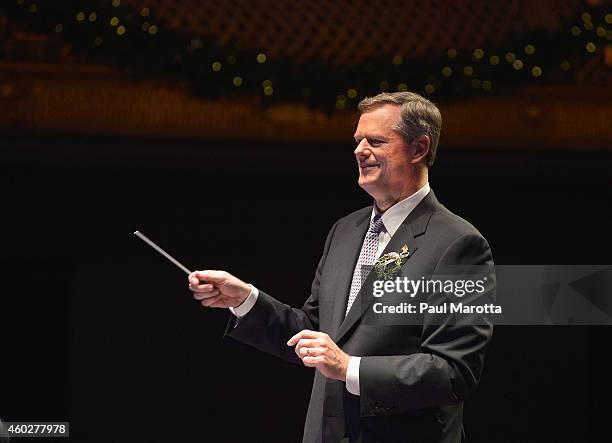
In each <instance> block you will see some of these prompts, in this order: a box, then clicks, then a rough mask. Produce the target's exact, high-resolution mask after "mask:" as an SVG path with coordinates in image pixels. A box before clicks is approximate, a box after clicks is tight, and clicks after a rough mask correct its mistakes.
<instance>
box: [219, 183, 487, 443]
mask: <svg viewBox="0 0 612 443" xmlns="http://www.w3.org/2000/svg"><path fill="white" fill-rule="evenodd" d="M371 212H372V207H371V206H370V207H367V208H364V209H361V210H359V211H356V212H354V213H352V214H350V215H348V216H346V217H344V218H342V219H340V220H338V221H337V222H336V223H335V225H334V226H333V227H332V229H331V231H330V233H329V235H328V236H327V241H326V242H325V248H324V250H323V256H322V257H321V260H320V261H319V265H318V267H317V270H316V274H315V277H314V281H313V283H312V291H311V295H310V297H309V298H308V300H306V302H305V304H304V306H303V307H302V308H301V309H295V308H291V307H290V306H288V305H286V304H283V303H281V302H279V301H278V300H276V299H274V298H272V297H271V296H270V295H268V294H266V293H265V292H263V291H260V292H259V298H258V300H257V303H256V304H255V306H254V307H253V308H252V310H251V311H250V312H249V313H248V314H247V315H246V316H245V317H244V318H242V319H241V320H240V321H239V322H238V324H237V325H235V318H232V319H230V323H229V324H228V328H227V330H226V336H228V337H231V338H233V339H236V340H238V341H240V342H243V343H247V344H249V345H251V346H254V347H255V348H257V349H260V350H262V351H265V352H268V353H270V354H273V355H276V356H278V357H280V358H283V359H285V360H288V361H291V362H296V363H301V361H300V360H299V359H298V358H297V356H296V355H295V353H294V350H293V348H290V347H288V346H287V344H286V342H287V340H288V339H289V338H290V337H291V336H293V335H294V334H296V333H297V332H299V331H301V330H303V329H310V330H318V331H322V332H325V333H327V334H329V335H330V336H331V338H332V339H333V340H334V341H335V342H336V343H337V344H338V346H340V347H341V349H342V350H343V351H344V352H346V353H347V354H349V355H354V356H361V357H362V358H361V364H360V369H359V383H360V396H355V395H352V394H350V393H349V392H348V391H347V390H346V387H345V383H344V382H342V381H338V380H329V379H326V378H325V377H324V376H322V375H321V373H319V372H318V371H316V372H315V378H314V383H313V387H312V394H311V398H310V404H309V407H308V414H307V418H306V424H305V429H304V438H303V441H304V442H308V443H310V442H340V441H363V442H378V441H381V442H418V443H421V442H460V441H461V439H462V433H463V424H462V418H463V401H464V399H465V398H466V397H467V396H468V395H469V394H470V393H471V392H472V391H473V390H474V389H475V388H476V385H477V384H478V381H479V378H480V375H481V372H482V367H483V359H484V352H485V349H486V347H487V344H488V342H489V341H490V339H491V336H492V326H491V324H485V325H484V326H478V325H463V326H459V325H453V324H451V323H445V322H444V321H442V322H440V321H439V320H440V319H439V318H437V319H436V321H433V316H432V318H429V317H428V315H425V316H424V317H423V319H422V323H421V324H420V325H412V326H411V325H403V326H377V325H374V324H371V323H368V322H365V321H362V318H361V317H362V312H363V306H361V305H362V304H363V305H367V304H368V303H371V299H366V298H364V294H365V292H364V291H366V290H367V288H368V287H369V288H370V290H371V284H372V280H373V279H374V278H375V277H374V274H375V272H371V273H370V275H369V276H368V278H367V280H366V282H365V283H364V285H363V287H362V291H361V293H360V294H359V295H358V296H357V299H356V301H355V303H354V305H353V307H351V310H350V312H349V314H348V315H347V316H346V318H345V317H344V313H345V310H346V303H347V298H348V293H349V289H350V284H351V279H352V275H353V271H354V269H355V265H356V262H357V259H358V256H359V252H360V250H361V245H362V243H363V239H364V236H365V233H366V231H367V228H368V225H369V222H370V215H371ZM404 244H406V245H407V246H408V247H409V249H410V251H411V254H410V256H409V257H408V259H407V260H406V262H405V263H404V264H403V266H402V270H401V275H402V276H407V277H408V278H413V279H418V278H420V277H422V276H424V275H427V276H432V275H435V274H436V271H437V270H438V269H439V268H440V267H442V266H444V265H455V264H467V265H474V264H476V265H480V264H491V265H492V256H491V250H490V248H489V245H488V243H487V241H486V240H485V239H484V238H483V237H482V235H480V233H479V232H478V231H477V230H476V229H475V228H474V227H473V226H472V225H470V224H469V223H468V222H466V221H465V220H463V219H461V218H460V217H458V216H456V215H454V214H453V213H451V212H450V211H449V210H448V209H446V208H445V207H444V206H442V205H441V204H440V203H439V202H438V201H437V199H436V197H435V195H434V193H433V191H431V192H430V193H429V194H428V195H427V196H426V197H425V198H424V199H423V200H422V201H421V202H420V203H419V204H418V205H417V207H416V208H415V209H414V210H413V211H412V212H411V213H410V215H409V216H408V217H407V218H406V220H404V222H403V223H402V225H400V227H399V228H398V230H397V231H396V233H395V235H394V236H393V237H392V239H391V241H390V242H389V244H388V245H387V247H386V249H385V253H386V252H390V251H399V250H400V249H401V247H402V246H403V245H404ZM492 280H493V281H491V284H492V286H493V290H494V279H492ZM488 290H491V287H489V289H488ZM370 294H371V292H370Z"/></svg>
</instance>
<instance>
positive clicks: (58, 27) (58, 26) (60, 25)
mask: <svg viewBox="0 0 612 443" xmlns="http://www.w3.org/2000/svg"><path fill="white" fill-rule="evenodd" d="M63 30H64V26H63V25H62V24H60V23H58V24H57V25H55V32H62V31H63Z"/></svg>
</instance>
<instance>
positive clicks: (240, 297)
mask: <svg viewBox="0 0 612 443" xmlns="http://www.w3.org/2000/svg"><path fill="white" fill-rule="evenodd" d="M189 290H191V291H192V292H193V298H195V299H196V300H199V301H200V303H201V304H202V306H208V307H210V308H230V307H231V308H236V307H238V306H240V305H241V304H242V303H243V302H244V301H245V300H246V299H247V297H248V296H249V294H250V293H251V285H249V284H247V283H245V282H243V281H242V280H240V279H239V278H237V277H234V276H233V275H232V274H230V273H228V272H225V271H195V272H192V273H191V274H189Z"/></svg>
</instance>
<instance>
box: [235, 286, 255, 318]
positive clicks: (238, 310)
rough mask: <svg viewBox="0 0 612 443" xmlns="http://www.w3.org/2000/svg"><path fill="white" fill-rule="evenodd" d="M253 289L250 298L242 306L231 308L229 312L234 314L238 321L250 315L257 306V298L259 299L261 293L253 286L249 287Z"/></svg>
mask: <svg viewBox="0 0 612 443" xmlns="http://www.w3.org/2000/svg"><path fill="white" fill-rule="evenodd" d="M249 286H250V287H251V293H250V294H249V296H248V297H247V298H246V299H245V300H244V301H243V302H242V304H241V305H240V306H236V307H235V308H232V307H230V308H229V310H230V311H231V312H232V314H234V315H235V316H236V317H238V319H241V318H242V317H244V316H245V315H247V314H248V313H249V311H250V310H251V309H252V308H253V306H255V303H256V302H257V297H259V291H258V290H257V288H256V287H255V286H253V285H249Z"/></svg>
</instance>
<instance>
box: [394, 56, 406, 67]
mask: <svg viewBox="0 0 612 443" xmlns="http://www.w3.org/2000/svg"><path fill="white" fill-rule="evenodd" d="M403 62H404V58H403V57H402V56H401V55H396V56H395V57H393V59H391V63H393V64H394V65H395V66H399V65H401V64H402V63H403Z"/></svg>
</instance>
